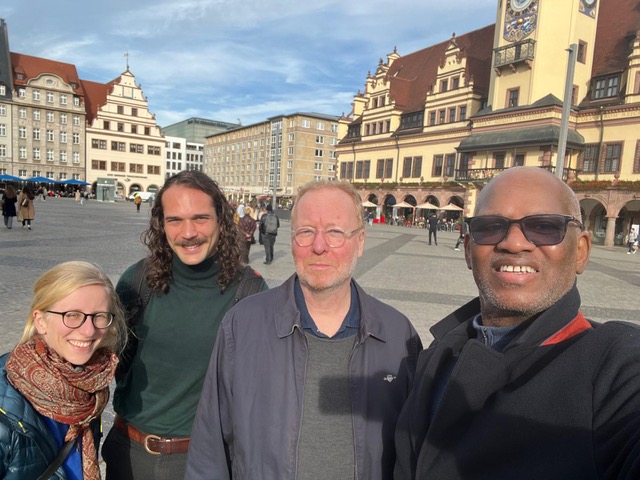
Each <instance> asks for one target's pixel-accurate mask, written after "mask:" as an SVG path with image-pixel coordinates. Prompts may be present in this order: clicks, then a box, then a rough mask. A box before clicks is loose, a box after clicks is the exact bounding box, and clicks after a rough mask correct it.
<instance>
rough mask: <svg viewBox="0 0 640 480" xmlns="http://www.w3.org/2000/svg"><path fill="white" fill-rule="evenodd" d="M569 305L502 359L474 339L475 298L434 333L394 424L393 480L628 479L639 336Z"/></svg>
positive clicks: (638, 436)
mask: <svg viewBox="0 0 640 480" xmlns="http://www.w3.org/2000/svg"><path fill="white" fill-rule="evenodd" d="M579 307H580V296H579V294H578V291H577V289H576V287H575V286H574V287H573V289H572V290H571V291H570V292H569V293H567V295H565V296H564V297H563V298H562V299H560V300H559V301H558V302H557V303H556V304H555V305H553V306H552V307H551V308H549V309H548V310H547V311H545V312H544V313H543V314H541V315H540V316H539V317H538V318H537V319H535V320H534V321H533V322H532V323H531V324H530V325H528V326H527V327H526V328H524V329H522V330H521V331H520V332H519V334H518V335H517V336H516V337H515V338H514V339H513V340H512V341H511V342H510V343H509V344H508V345H507V347H506V348H505V349H504V350H503V351H502V352H497V351H495V350H493V349H491V348H490V347H487V346H485V345H484V344H483V343H481V342H479V341H478V340H476V339H475V338H476V330H475V329H474V328H473V326H472V324H471V322H472V319H473V317H474V315H476V314H477V313H479V312H480V303H479V300H478V299H475V300H473V301H472V302H470V303H468V304H467V305H465V306H463V307H462V308H460V309H458V310H457V311H455V312H454V313H453V314H451V315H449V316H448V317H446V318H445V319H444V320H442V321H441V322H439V323H438V324H436V325H435V326H434V327H433V328H432V329H431V332H432V333H433V336H434V338H435V340H434V342H433V343H432V344H431V346H430V347H429V348H428V349H427V350H425V351H423V352H422V353H421V354H420V358H419V362H418V368H417V371H416V376H415V384H414V387H413V389H412V392H411V395H410V397H409V399H408V400H407V402H406V404H405V406H404V408H403V410H402V413H401V415H400V419H399V421H398V426H397V429H396V451H397V461H396V468H395V477H394V478H396V480H399V479H413V478H420V479H426V478H428V479H436V480H440V479H446V480H454V479H491V480H498V479H509V480H513V479H518V480H526V479H541V478H543V479H545V480H552V479H562V480H566V479H580V480H586V479H614V478H615V479H623V478H624V479H638V478H640V328H639V327H637V326H635V325H631V324H626V323H622V322H607V323H604V324H598V323H595V322H589V321H587V320H585V319H584V317H583V316H582V314H581V313H580V311H579ZM452 365H453V370H451V366H452ZM443 371H445V372H446V371H449V372H450V376H449V380H448V383H447V384H446V386H444V387H442V386H440V389H442V388H444V390H443V393H442V399H441V402H440V406H439V408H438V410H437V411H436V412H435V415H434V416H433V419H432V420H430V414H429V412H430V402H431V401H432V397H433V391H434V386H435V383H434V379H437V378H438V376H439V375H442V372H443ZM446 375H447V373H445V376H446Z"/></svg>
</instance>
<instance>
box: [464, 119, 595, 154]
mask: <svg viewBox="0 0 640 480" xmlns="http://www.w3.org/2000/svg"><path fill="white" fill-rule="evenodd" d="M559 138H560V127H559V126H557V125H546V126H543V127H532V128H516V129H513V130H502V131H500V132H492V133H478V134H472V135H469V136H468V137H467V138H465V139H464V140H462V141H461V142H460V145H458V147H457V148H456V150H458V151H459V152H478V151H483V150H499V149H501V148H509V147H526V146H531V145H558V139H559ZM567 146H568V147H571V148H584V137H583V136H582V135H580V134H579V133H578V132H576V131H575V130H569V132H568V134H567Z"/></svg>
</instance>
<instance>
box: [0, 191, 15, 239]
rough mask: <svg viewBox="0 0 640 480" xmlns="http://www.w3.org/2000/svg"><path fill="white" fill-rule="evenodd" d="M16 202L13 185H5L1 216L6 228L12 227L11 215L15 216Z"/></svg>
mask: <svg viewBox="0 0 640 480" xmlns="http://www.w3.org/2000/svg"><path fill="white" fill-rule="evenodd" d="M17 202H18V196H17V195H16V189H15V188H14V186H13V185H7V189H6V190H5V191H4V197H3V202H2V216H3V217H4V226H5V227H7V228H8V229H11V228H13V217H15V216H16V203H17Z"/></svg>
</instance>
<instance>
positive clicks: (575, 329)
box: [540, 312, 592, 347]
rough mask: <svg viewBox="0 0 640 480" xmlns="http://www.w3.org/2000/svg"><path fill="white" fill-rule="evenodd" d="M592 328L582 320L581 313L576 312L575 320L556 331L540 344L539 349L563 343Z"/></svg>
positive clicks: (585, 320)
mask: <svg viewBox="0 0 640 480" xmlns="http://www.w3.org/2000/svg"><path fill="white" fill-rule="evenodd" d="M590 328H592V327H591V324H590V323H589V322H588V321H587V319H586V318H584V315H582V312H578V315H576V318H574V319H573V320H571V322H569V324H568V325H565V326H564V327H563V328H561V329H560V330H558V331H557V332H556V333H554V334H553V335H551V336H550V337H549V338H547V339H546V340H545V341H544V342H542V344H540V346H541V347H546V346H547V345H555V344H556V343H560V342H564V341H565V340H568V339H570V338H571V337H573V336H575V335H578V334H579V333H582V332H584V331H585V330H588V329H590Z"/></svg>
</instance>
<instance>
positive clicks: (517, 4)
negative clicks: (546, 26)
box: [511, 0, 595, 12]
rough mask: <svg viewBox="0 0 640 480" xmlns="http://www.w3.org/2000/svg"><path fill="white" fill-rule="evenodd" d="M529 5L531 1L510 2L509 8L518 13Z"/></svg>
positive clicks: (517, 0)
mask: <svg viewBox="0 0 640 480" xmlns="http://www.w3.org/2000/svg"><path fill="white" fill-rule="evenodd" d="M592 1H595V0H592ZM530 3H531V0H511V8H512V9H513V10H514V11H516V12H519V11H521V10H524V9H525V8H527V7H528V6H529V4H530Z"/></svg>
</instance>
